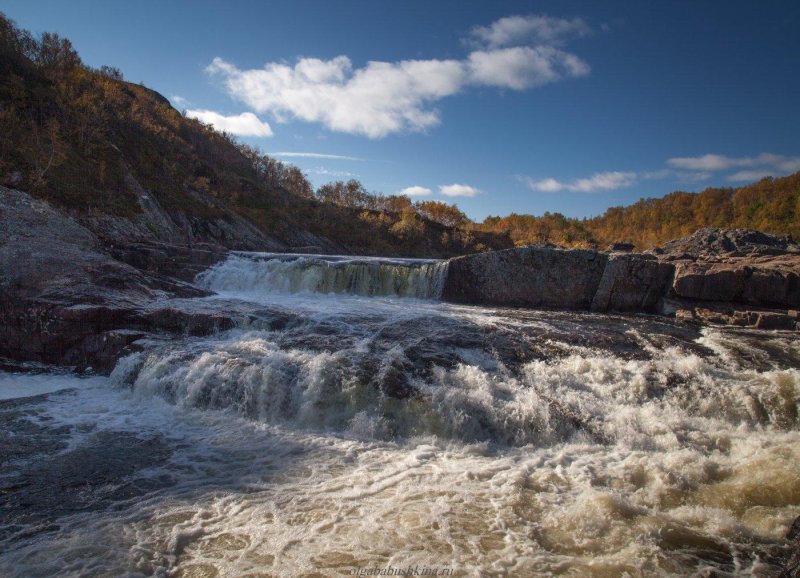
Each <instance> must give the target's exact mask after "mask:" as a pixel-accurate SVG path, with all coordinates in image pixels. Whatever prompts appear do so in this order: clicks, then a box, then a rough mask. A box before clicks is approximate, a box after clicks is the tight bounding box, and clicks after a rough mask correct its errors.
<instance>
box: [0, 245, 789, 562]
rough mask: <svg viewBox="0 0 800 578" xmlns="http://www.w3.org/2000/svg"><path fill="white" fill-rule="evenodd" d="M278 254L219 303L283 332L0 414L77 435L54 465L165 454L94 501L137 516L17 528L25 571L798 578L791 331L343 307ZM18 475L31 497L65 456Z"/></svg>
mask: <svg viewBox="0 0 800 578" xmlns="http://www.w3.org/2000/svg"><path fill="white" fill-rule="evenodd" d="M241 258H242V259H248V260H250V258H249V257H241ZM251 261H252V260H251ZM256 261H257V262H256V263H255V266H254V265H253V263H252V262H249V263H239V262H238V261H236V260H235V259H233V260H229V261H228V262H226V263H225V264H223V265H222V266H221V267H218V268H216V269H212V270H211V271H210V272H209V273H208V275H207V276H206V277H205V279H206V282H207V283H208V286H213V287H216V288H217V289H219V290H220V291H222V293H223V294H222V295H220V296H217V297H215V298H213V299H209V300H205V301H204V302H203V303H205V304H208V305H209V306H216V307H220V308H224V307H226V303H228V301H226V300H228V299H230V298H233V297H235V298H237V299H248V300H250V301H252V302H254V303H257V304H258V306H259V307H263V308H264V316H265V317H264V318H265V319H272V318H273V317H270V315H273V316H274V314H275V312H276V311H278V312H280V313H281V315H283V314H285V317H286V319H285V320H284V322H282V323H280V324H273V325H274V328H273V329H263V328H258V327H257V324H250V325H249V326H248V327H242V328H239V329H235V330H231V331H228V332H223V333H220V334H218V335H214V336H210V337H206V338H186V339H181V340H175V341H172V342H167V343H161V344H155V343H154V344H151V345H150V346H149V347H148V348H147V349H145V350H144V351H142V352H140V353H136V354H133V355H131V356H128V357H126V358H124V359H122V360H121V361H120V362H119V364H118V365H117V367H116V369H115V371H114V373H113V375H112V376H111V378H109V379H107V380H106V379H104V378H95V379H94V380H92V381H90V382H86V383H85V385H86V387H82V388H79V389H72V390H70V391H64V392H60V393H53V394H50V395H49V396H48V397H49V398H48V399H37V398H32V399H27V400H14V401H10V402H3V403H2V404H0V423H13V424H19V423H25V424H33V425H35V426H41V427H43V428H45V427H46V428H50V430H48V431H52V432H54V433H53V434H52V435H54V436H56V435H57V436H65V437H66V438H67V440H66V443H65V444H64V445H63V448H62V449H59V450H58V451H56V452H55V454H51V455H49V457H48V459H49V460H52V461H53V463H58V462H59V461H68V457H69V452H74V451H77V450H80V449H81V448H86V447H92V444H94V445H95V446H97V445H98V444H99V443H101V442H102V443H105V442H104V441H103V440H106V439H113V437H112V438H108V436H109V435H110V436H122V435H124V436H133V437H134V438H135V439H138V440H141V441H142V444H145V446H143V447H150V446H148V445H146V444H147V443H150V444H151V445H152V447H155V448H162V449H160V450H158V451H159V456H160V457H159V459H154V460H153V461H152V463H147V461H146V460H144V465H139V466H137V467H138V469H136V470H135V471H132V472H131V473H129V474H128V475H127V477H126V478H125V479H124V480H117V481H114V482H113V483H112V482H109V484H110V485H115V484H118V485H119V487H116V486H115V487H106V486H103V487H101V488H94V489H92V490H91V492H96V496H95V497H96V500H100V499H102V498H104V497H105V496H109V495H113V496H122V497H118V498H115V499H116V501H115V502H113V504H114V505H113V507H104V508H102V509H97V508H95V509H91V508H90V509H89V510H86V511H83V510H76V511H70V512H67V513H63V514H61V515H57V516H56V515H55V514H53V516H55V517H54V518H53V519H52V520H45V521H44V522H36V523H34V522H29V523H28V522H25V523H22V522H19V523H17V522H14V523H12V522H10V521H8V522H7V521H0V574H2V575H4V576H5V575H8V576H11V577H17V576H19V577H22V576H25V577H27V576H47V575H53V574H59V575H66V576H89V575H91V576H122V575H124V576H153V575H155V576H184V577H186V576H207V577H214V576H219V577H228V576H230V577H233V576H256V575H260V576H336V575H350V572H351V571H352V570H353V569H354V568H387V567H393V568H400V567H407V566H409V565H412V566H417V565H418V566H419V567H428V568H431V567H436V568H439V569H443V568H451V569H453V570H454V573H453V575H456V576H458V575H460V576H548V575H581V576H584V575H585V576H621V575H625V574H627V575H630V576H684V575H692V574H694V575H705V574H704V572H712V571H713V572H715V573H716V574H717V575H723V576H725V575H727V576H734V575H749V576H772V575H775V573H776V571H777V568H778V564H780V561H781V559H782V558H781V557H782V556H784V555H785V553H786V552H785V547H784V543H783V542H782V536H783V534H784V533H785V531H786V529H787V527H788V525H789V524H790V523H791V521H792V520H793V519H794V518H795V517H796V516H797V515H798V514H800V465H798V464H800V417H798V416H799V415H800V371H798V363H797V357H796V356H797V354H798V350H797V345H796V342H795V341H794V340H793V338H792V336H790V335H788V334H781V333H779V332H775V333H759V334H753V333H750V332H746V331H727V330H705V331H704V332H703V333H702V334H697V333H696V332H695V330H694V329H692V328H691V327H688V326H682V325H680V324H670V323H667V322H664V321H659V320H655V319H646V318H619V317H611V316H598V315H588V314H569V313H543V312H525V311H512V310H502V309H482V308H475V307H462V306H453V305H447V304H442V303H436V302H432V301H430V300H414V299H405V298H398V296H399V295H400V293H398V292H395V293H393V294H392V296H390V297H388V298H367V297H366V295H369V294H372V293H370V292H369V291H366V292H364V293H363V294H360V295H335V296H325V295H323V294H319V293H313V292H307V291H306V289H308V288H309V287H311V286H312V285H313V286H314V287H320V286H321V285H318V284H317V285H314V284H312V283H311V281H309V279H310V278H311V277H309V276H308V275H311V274H310V273H308V269H307V268H306V265H298V264H297V262H298V261H301V260H300V259H298V260H296V261H293V262H292V263H294V265H292V267H296V268H297V270H296V271H297V275H298V276H299V277H298V278H299V279H300V281H298V284H297V285H296V286H288V289H287V288H285V287H284V288H283V289H279V290H277V292H276V289H275V287H276V285H275V284H274V282H273V281H274V280H271V281H269V282H265V281H264V279H271V278H270V277H269V275H271V274H272V272H271V270H270V268H271V267H278V266H280V267H283V266H284V265H286V263H283V262H280V261H279V262H278V263H279V264H278V265H275V264H274V263H273V262H274V261H275V260H274V259H272V260H266V261H264V260H263V259H261V260H256ZM269 263H273V265H269ZM240 266H241V267H244V269H245V272H244V273H241V274H242V275H244V276H246V275H250V274H251V273H252V274H253V275H254V276H253V277H252V279H251V280H247V279H245V280H243V279H242V278H238V279H236V280H231V276H232V275H233V273H232V270H233V269H236V268H237V267H240ZM314 267H317V265H314ZM224 268H228V269H227V271H228V273H227V274H226V275H227V276H226V275H222V274H221V271H222V269H224ZM254 269H255V270H258V271H261V272H260V273H257V274H255V273H253V271H254ZM215 271H216V272H215ZM262 273H263V274H262ZM292 274H294V273H292ZM403 274H404V275H405V274H406V272H404V273H403ZM314 275H316V273H314ZM334 277H335V275H334ZM226 279H227V281H226ZM226 283H229V284H228V285H226ZM337 283H338V282H337ZM348 283H349V282H348ZM323 285H324V284H323ZM354 286H360V287H365V286H369V287H376V286H381V287H385V285H380V284H379V283H377V282H374V280H371V281H370V282H369V283H368V284H367V285H358V284H355V285H350V284H348V287H354ZM226 287H228V288H229V290H223V289H225V288H226ZM292 287H295V289H296V288H298V287H299V288H300V289H299V291H300V292H299V293H292V292H291V291H294V290H295V289H293V288H292ZM393 287H396V286H395V285H393ZM370 291H371V290H370ZM356 292H357V291H356ZM290 314H291V315H290ZM266 325H268V326H270V327H273V325H270V324H269V323H266ZM266 325H265V326H266ZM14 379H16V377H7V376H0V384H1V383H4V381H3V380H12V381H13V380H14ZM3 404H5V405H3ZM2 420H5V421H2ZM14 420H17V421H14ZM20 420H22V421H20ZM103 436H106V437H103ZM124 439H128V438H124ZM98 440H99V441H98ZM14 460H15V461H12V462H10V463H11V467H9V468H8V469H7V470H6V471H5V472H4V473H3V474H2V475H0V483H2V484H6V485H9V486H10V487H14V486H13V484H15V483H18V481H17V482H15V481H14V480H16V478H14V475H15V472H17V471H26V468H30V467H32V466H31V464H32V463H34V462H35V461H36V460H41V458H40V457H36V456H35V455H34V456H33V457H30V458H19V457H18V458H14ZM25 460H28V461H25ZM140 461H142V460H140ZM120 463H121V464H122V465H124V464H125V461H124V459H123V461H122V462H120ZM36 467H40V466H38V465H37V466H36ZM35 471H36V472H38V471H39V470H35ZM44 471H45V473H46V472H47V469H46V467H45V470H44ZM3 487H6V486H5V485H4V486H3ZM128 487H130V488H138V489H137V493H135V495H134V494H132V493H131V494H127V493H126V490H125V489H126V488H128ZM86 491H87V492H89V491H90V490H86ZM8 495H11V496H13V495H14V494H13V492H11V493H10V494H8ZM126 495H131V496H134V497H129V498H125V496H126ZM92 496H94V494H92V495H91V496H90V497H92ZM80 503H81V504H84V503H88V504H90V505H91V504H92V503H94V502H92V500H91V499H90V500H88V502H80ZM9 511H10V512H11V511H12V510H9ZM13 512H16V510H14V511H13ZM13 512H12V513H13ZM23 513H24V512H23ZM15 515H17V514H15ZM20 515H22V514H20ZM4 519H6V518H4ZM11 519H12V517H8V518H7V520H11ZM19 519H22V520H25V519H27V518H24V516H23V517H22V518H19ZM48 524H49V525H48ZM3 536H6V538H2V537H3Z"/></svg>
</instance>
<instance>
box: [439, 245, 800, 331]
mask: <svg viewBox="0 0 800 578" xmlns="http://www.w3.org/2000/svg"><path fill="white" fill-rule="evenodd" d="M618 248H619V249H627V247H614V249H615V250H614V251H612V252H610V253H600V252H597V251H587V250H565V249H559V248H557V247H554V246H531V247H521V248H518V249H508V250H505V251H497V252H494V253H483V254H479V255H467V256H465V257H458V258H456V259H451V260H450V262H449V265H448V266H449V269H448V273H447V279H446V281H445V285H444V291H443V295H442V298H443V299H444V300H446V301H453V302H457V303H472V304H487V305H508V306H522V307H550V308H559V309H591V310H592V311H597V312H611V311H617V312H645V313H661V314H667V315H677V316H678V317H680V318H682V319H689V320H694V321H698V322H702V323H720V324H730V325H738V326H743V327H754V328H759V329H795V328H796V327H797V322H798V319H797V315H796V311H797V310H798V309H800V247H799V246H798V245H797V244H796V243H795V242H794V241H792V240H791V238H789V237H774V236H772V235H767V234H765V233H760V232H757V231H746V230H741V229H732V230H727V229H702V230H700V231H698V232H697V233H695V234H694V235H691V236H690V237H687V238H685V239H679V240H676V241H672V242H670V243H668V244H667V245H665V246H664V247H663V248H660V249H657V250H654V251H653V252H652V253H650V254H641V253H628V252H623V251H621V250H617V249H618Z"/></svg>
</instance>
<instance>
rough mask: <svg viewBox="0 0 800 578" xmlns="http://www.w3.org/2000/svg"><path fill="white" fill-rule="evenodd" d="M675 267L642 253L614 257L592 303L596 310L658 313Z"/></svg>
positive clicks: (609, 261)
mask: <svg viewBox="0 0 800 578" xmlns="http://www.w3.org/2000/svg"><path fill="white" fill-rule="evenodd" d="M674 272H675V267H674V266H673V265H672V264H671V263H666V262H659V261H658V260H657V259H656V258H655V257H653V256H650V255H641V254H627V255H619V254H618V255H610V256H609V257H608V262H607V263H606V266H605V269H604V271H603V276H602V278H601V279H600V284H599V286H598V289H597V292H596V293H595V296H594V299H593V300H592V307H591V308H592V311H637V312H639V311H643V312H647V313H655V312H656V311H657V310H658V304H659V301H660V300H661V298H662V297H663V296H664V295H665V294H666V293H667V291H668V290H669V287H670V284H671V282H672V275H673V274H674Z"/></svg>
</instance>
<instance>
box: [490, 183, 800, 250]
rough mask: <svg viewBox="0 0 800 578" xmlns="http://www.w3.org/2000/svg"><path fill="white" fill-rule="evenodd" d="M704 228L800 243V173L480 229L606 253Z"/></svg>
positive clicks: (522, 241)
mask: <svg viewBox="0 0 800 578" xmlns="http://www.w3.org/2000/svg"><path fill="white" fill-rule="evenodd" d="M704 227H721V228H741V229H755V230H759V231H763V232H766V233H771V234H774V235H792V236H793V237H794V238H795V239H797V238H800V173H795V174H793V175H789V176H787V177H782V178H776V179H772V178H765V179H762V180H761V181H759V182H757V183H753V184H751V185H747V186H744V187H739V188H724V189H721V188H709V189H706V190H705V191H703V192H701V193H685V192H674V193H670V194H668V195H666V196H665V197H662V198H660V199H642V200H640V201H639V202H637V203H634V204H633V205H630V206H628V207H611V208H610V209H608V210H607V211H606V212H605V213H604V214H602V215H600V216H599V217H595V218H593V219H570V218H567V217H564V216H563V215H561V214H558V213H554V214H552V213H545V214H544V215H543V216H533V215H517V214H512V215H509V216H506V217H489V218H487V219H486V220H484V222H483V223H480V224H477V225H475V228H476V229H477V230H479V231H484V232H495V233H502V234H508V235H509V236H510V237H511V239H512V240H513V242H514V244H515V245H518V246H519V245H528V244H531V243H546V242H549V243H555V244H558V245H564V246H567V247H590V246H600V247H605V246H607V245H609V244H611V243H615V242H623V243H632V244H634V245H635V246H636V248H637V249H640V250H644V249H650V248H652V247H655V246H659V245H663V244H664V243H666V242H668V241H670V240H672V239H677V238H679V237H684V236H686V235H690V234H691V233H693V232H694V231H696V230H698V229H701V228H704Z"/></svg>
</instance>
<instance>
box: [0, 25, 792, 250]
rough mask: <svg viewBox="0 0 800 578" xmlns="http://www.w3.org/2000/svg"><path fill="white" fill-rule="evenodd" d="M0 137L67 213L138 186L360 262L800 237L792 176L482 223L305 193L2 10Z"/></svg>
mask: <svg viewBox="0 0 800 578" xmlns="http://www.w3.org/2000/svg"><path fill="white" fill-rule="evenodd" d="M0 134H2V138H0V184H3V185H5V186H9V187H14V188H18V189H21V190H24V191H26V192H28V193H30V194H32V195H34V196H37V197H39V198H43V199H46V200H48V201H50V202H52V203H54V204H56V205H59V206H62V207H65V208H67V209H69V210H71V211H76V212H80V213H83V214H93V213H101V214H102V213H105V214H112V215H116V216H121V217H130V216H134V215H136V214H138V213H139V212H140V211H141V209H140V207H139V204H138V198H137V195H136V192H135V190H136V187H138V186H141V187H143V188H144V189H145V190H147V191H148V192H149V193H151V194H152V195H153V197H154V198H156V199H157V200H158V202H159V203H160V204H161V205H162V206H163V207H164V208H165V209H166V210H167V211H182V212H184V213H187V214H190V215H195V216H201V217H202V216H208V217H213V216H214V215H215V212H216V211H218V210H219V209H218V208H216V206H217V205H219V204H223V205H224V206H226V207H229V208H232V209H233V210H235V211H237V212H238V213H240V214H241V215H243V216H245V217H247V218H248V219H250V220H251V221H252V222H253V223H255V224H256V225H257V226H259V227H261V228H262V229H263V230H265V231H267V232H269V233H270V234H272V235H275V236H277V237H278V238H280V234H281V230H282V228H285V227H287V226H290V225H291V226H294V227H298V228H302V229H306V230H308V231H311V232H313V233H315V234H317V235H321V236H324V237H327V238H329V239H331V240H333V241H336V242H338V243H341V244H343V245H346V246H348V247H350V248H351V249H352V250H353V251H355V252H361V253H364V254H387V255H389V254H395V255H397V254H401V255H407V256H435V257H447V256H453V255H458V254H464V253H470V252H476V251H486V250H491V249H500V248H506V247H511V246H514V245H527V244H532V243H544V242H550V243H555V244H560V245H563V246H569V247H601V248H603V247H604V246H605V245H607V244H609V243H611V242H630V243H633V244H634V245H635V246H636V247H637V248H639V249H646V248H649V247H653V246H656V245H659V244H662V243H664V242H666V241H668V240H670V239H673V238H677V237H680V236H684V235H687V234H690V233H692V232H693V231H695V230H696V229H698V228H700V227H707V226H713V227H745V228H753V229H759V230H762V231H765V232H769V233H774V234H791V235H793V236H794V237H795V238H800V173H797V174H794V175H791V176H788V177H784V178H777V179H771V178H767V179H763V180H761V181H759V182H758V183H754V184H751V185H748V186H745V187H741V188H726V189H717V188H714V189H707V190H705V191H703V192H702V193H696V194H695V193H685V192H675V193H671V194H669V195H667V196H665V197H663V198H660V199H643V200H641V201H639V202H637V203H635V204H633V205H631V206H629V207H614V208H611V209H609V210H608V211H606V212H605V214H603V215H601V216H599V217H595V218H593V219H571V218H567V217H565V216H563V215H561V214H558V213H545V214H544V215H541V216H533V215H518V214H512V215H508V216H505V217H499V216H498V217H488V218H487V219H485V220H484V221H483V222H482V223H475V222H472V221H470V220H469V219H468V218H467V216H466V215H465V214H464V213H463V212H462V211H461V210H460V209H459V208H458V206H456V205H454V204H448V203H444V202H439V201H420V202H413V201H412V200H411V199H410V198H408V197H406V196H401V195H388V196H387V195H383V194H380V193H376V192H370V191H367V190H366V189H365V188H364V186H363V185H362V184H361V183H360V182H358V181H356V180H351V181H348V182H341V181H337V182H333V183H328V184H325V185H323V186H321V187H319V188H318V189H316V190H315V189H314V188H313V186H312V185H311V184H310V182H309V181H308V179H307V177H306V175H305V174H303V172H302V171H301V170H300V169H299V168H297V167H295V166H292V165H290V164H285V163H282V162H280V161H278V160H276V159H273V158H270V157H269V156H268V155H266V154H264V153H263V152H261V151H260V150H258V149H257V148H255V147H251V146H248V145H246V144H243V143H240V142H238V141H237V140H236V138H235V137H234V136H233V135H230V134H227V133H224V132H222V133H221V132H218V131H215V130H214V129H213V127H211V126H210V125H205V124H203V123H202V122H200V121H198V120H195V119H191V118H187V117H186V116H185V115H183V114H182V113H181V112H179V111H177V110H175V109H174V108H173V107H172V106H171V105H170V103H169V101H168V100H167V99H165V98H164V97H163V96H161V95H160V94H158V93H157V92H155V91H153V90H150V89H148V88H146V87H144V86H143V85H140V84H133V83H130V82H126V81H125V80H124V78H123V74H122V73H121V72H120V71H119V70H118V69H116V68H114V67H110V66H102V67H101V68H99V69H93V68H90V67H88V66H86V65H84V64H83V63H82V61H81V59H80V57H79V55H78V54H77V52H76V51H75V50H74V48H73V47H72V44H71V43H70V41H69V40H67V39H65V38H61V37H59V36H58V35H57V34H50V33H45V34H43V35H42V36H41V37H39V38H34V37H33V36H32V35H31V34H30V33H28V32H27V31H24V30H21V29H19V28H17V27H16V26H15V25H14V23H13V22H12V21H10V20H8V19H7V18H6V17H5V16H3V15H2V14H0ZM203 199H212V200H213V202H204V201H203Z"/></svg>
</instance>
